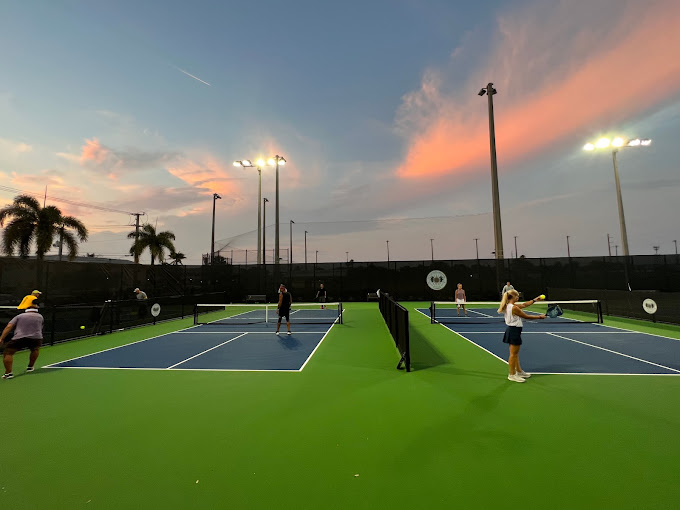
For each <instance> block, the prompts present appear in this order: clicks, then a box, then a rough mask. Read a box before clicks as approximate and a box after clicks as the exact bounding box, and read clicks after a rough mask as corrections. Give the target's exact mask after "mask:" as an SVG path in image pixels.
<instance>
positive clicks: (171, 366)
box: [166, 333, 248, 370]
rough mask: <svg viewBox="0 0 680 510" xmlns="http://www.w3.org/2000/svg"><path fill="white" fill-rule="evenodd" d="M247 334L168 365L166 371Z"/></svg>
mask: <svg viewBox="0 0 680 510" xmlns="http://www.w3.org/2000/svg"><path fill="white" fill-rule="evenodd" d="M247 334H248V333H242V334H240V335H238V336H235V337H234V338H231V339H229V340H227V341H226V342H222V343H221V344H219V345H216V346H215V347H211V348H210V349H206V350H205V351H203V352H199V353H198V354H195V355H193V356H191V357H190V358H187V359H185V360H184V361H180V362H179V363H175V364H174V365H170V366H169V367H168V368H166V370H170V369H171V368H175V367H176V366H177V365H181V364H182V363H186V362H187V361H189V360H192V359H194V358H198V357H199V356H200V355H201V354H205V353H206V352H210V351H212V350H213V349H217V348H218V347H222V346H223V345H226V344H228V343H229V342H233V341H234V340H236V339H237V338H241V337H244V336H246V335H247Z"/></svg>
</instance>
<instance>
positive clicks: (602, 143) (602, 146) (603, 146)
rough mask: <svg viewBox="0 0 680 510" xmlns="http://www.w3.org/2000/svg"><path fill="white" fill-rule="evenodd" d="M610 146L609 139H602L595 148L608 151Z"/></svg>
mask: <svg viewBox="0 0 680 510" xmlns="http://www.w3.org/2000/svg"><path fill="white" fill-rule="evenodd" d="M609 144H610V142H609V138H600V139H599V140H598V141H597V143H596V144H595V147H597V148H598V149H606V148H607V147H609Z"/></svg>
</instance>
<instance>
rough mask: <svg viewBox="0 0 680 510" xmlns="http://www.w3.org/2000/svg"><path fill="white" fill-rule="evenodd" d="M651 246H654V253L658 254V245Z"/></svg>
mask: <svg viewBox="0 0 680 510" xmlns="http://www.w3.org/2000/svg"><path fill="white" fill-rule="evenodd" d="M652 248H654V255H658V254H659V248H660V246H652Z"/></svg>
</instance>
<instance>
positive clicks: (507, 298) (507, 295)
mask: <svg viewBox="0 0 680 510" xmlns="http://www.w3.org/2000/svg"><path fill="white" fill-rule="evenodd" d="M510 296H512V297H519V292H517V291H516V290H515V289H511V290H509V291H507V292H506V293H505V294H503V299H501V305H500V306H499V307H498V313H505V309H506V308H507V307H508V301H510Z"/></svg>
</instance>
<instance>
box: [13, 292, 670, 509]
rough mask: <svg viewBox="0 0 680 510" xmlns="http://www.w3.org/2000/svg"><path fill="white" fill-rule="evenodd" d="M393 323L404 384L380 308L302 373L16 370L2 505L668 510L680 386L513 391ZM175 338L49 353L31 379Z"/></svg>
mask: <svg viewBox="0 0 680 510" xmlns="http://www.w3.org/2000/svg"><path fill="white" fill-rule="evenodd" d="M406 306H407V307H408V308H409V310H411V314H410V315H411V345H412V359H413V368H414V371H413V372H411V373H405V372H403V371H397V370H396V369H395V366H396V364H397V361H398V355H397V352H396V349H395V347H394V343H393V341H392V339H391V337H390V335H389V333H388V331H387V328H386V327H385V324H384V322H383V320H382V318H381V316H380V314H379V312H378V307H377V304H375V303H370V304H368V303H355V304H351V303H350V304H348V305H346V307H345V308H346V313H345V324H344V325H339V326H335V327H334V328H333V329H332V331H331V332H330V334H329V335H328V336H327V337H326V339H325V340H324V342H323V343H322V344H321V347H320V348H319V349H318V350H317V351H316V353H315V355H314V356H313V357H312V359H311V360H310V361H309V363H308V364H307V365H306V367H305V368H304V370H303V371H302V372H287V373H275V372H193V371H162V370H157V371H145V370H77V369H40V370H37V371H36V372H35V373H33V374H26V375H24V374H23V370H24V367H25V365H26V361H27V354H26V353H20V354H18V355H17V356H16V359H15V375H16V376H17V377H15V378H14V379H13V380H10V381H0V402H1V403H2V407H1V409H2V425H3V427H2V428H3V432H4V437H3V440H2V443H1V444H2V447H1V448H2V452H1V453H0V506H1V507H2V508H6V509H23V508H49V509H59V508H68V509H73V508H126V507H127V508H234V509H241V508H243V509H259V508H262V509H265V508H266V509H288V508H291V509H293V508H295V509H300V508H305V509H307V508H310V509H335V508H337V509H358V508H371V509H374V508H386V509H395V508H522V509H533V508H537V509H538V508H540V509H546V508H549V509H561V508H565V509H567V508H569V509H575V508H611V509H627V508H631V509H633V508H636V509H639V508H645V509H652V508H663V509H668V508H673V507H676V506H677V501H678V494H679V492H678V480H677V478H678V467H679V466H680V441H678V439H677V438H678V431H680V377H673V376H668V377H663V376H611V375H609V376H596V375H590V376H575V375H545V376H535V377H533V378H531V379H530V380H529V381H527V382H526V383H525V384H516V383H511V382H509V381H508V380H507V379H506V375H507V367H506V365H505V364H504V363H503V362H501V361H499V360H498V359H496V358H494V357H492V356H490V355H489V354H487V353H486V352H484V351H483V350H481V349H479V348H478V347H476V346H474V345H472V344H470V343H469V342H467V341H465V340H463V339H461V338H460V337H457V336H456V335H455V334H453V333H452V332H450V331H447V330H446V329H444V328H443V327H440V326H437V325H432V324H430V323H429V320H428V319H427V318H426V317H424V316H422V315H421V314H418V313H417V312H415V311H414V308H415V307H416V306H419V307H423V306H427V304H424V303H407V304H406ZM606 320H607V323H612V322H611V321H609V319H606ZM616 324H620V325H622V327H627V328H637V327H638V324H639V323H632V322H629V321H621V322H620V323H616ZM616 324H615V325H616ZM189 325H190V321H189V320H184V321H177V322H170V323H165V324H159V325H156V326H150V327H145V328H139V329H135V330H129V331H124V332H119V333H115V334H113V335H105V336H100V337H96V338H90V339H84V340H78V341H72V342H68V343H64V344H61V345H56V346H54V347H47V348H44V349H43V351H42V353H41V356H40V359H39V361H38V365H39V366H43V365H47V364H50V363H55V362H58V361H62V360H66V359H69V358H73V357H75V356H80V355H83V354H87V353H91V352H95V351H99V350H102V349H104V348H108V347H112V346H116V345H123V344H126V343H129V342H132V341H136V340H140V339H143V338H145V337H150V336H156V335H159V334H162V333H164V332H169V331H173V330H177V329H181V328H184V327H188V326H189ZM645 327H646V328H649V327H652V328H653V326H650V325H646V326H645ZM653 330H654V331H659V330H658V329H653ZM663 331H664V334H667V335H668V336H673V337H675V338H680V329H678V328H671V327H668V328H665V329H664V330H663ZM499 341H500V340H499Z"/></svg>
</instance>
